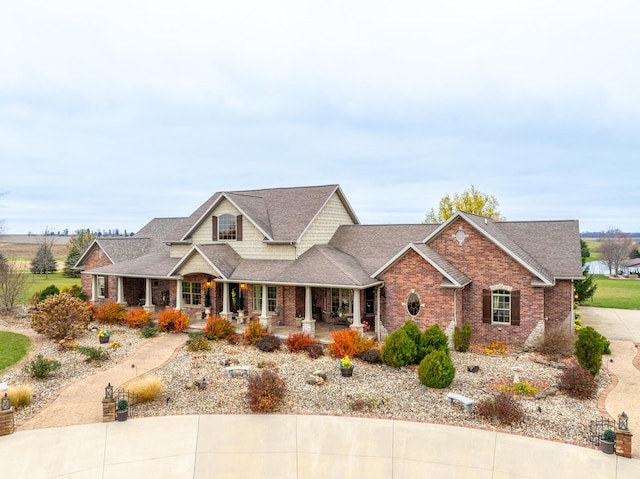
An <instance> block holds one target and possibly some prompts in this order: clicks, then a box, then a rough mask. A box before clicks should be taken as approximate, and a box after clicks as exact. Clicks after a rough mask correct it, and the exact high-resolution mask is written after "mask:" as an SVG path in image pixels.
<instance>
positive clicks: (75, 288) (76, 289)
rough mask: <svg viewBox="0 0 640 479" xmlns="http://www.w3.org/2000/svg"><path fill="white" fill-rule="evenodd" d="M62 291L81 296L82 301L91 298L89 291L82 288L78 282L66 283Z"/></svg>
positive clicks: (76, 296)
mask: <svg viewBox="0 0 640 479" xmlns="http://www.w3.org/2000/svg"><path fill="white" fill-rule="evenodd" d="M60 292H61V293H69V294H70V295H71V296H73V297H75V298H80V299H81V300H82V301H86V300H88V299H89V297H88V296H87V293H85V292H84V291H82V288H81V287H80V285H78V284H73V285H71V286H69V285H66V286H63V287H62V288H61V289H60Z"/></svg>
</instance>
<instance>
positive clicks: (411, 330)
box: [402, 319, 422, 361]
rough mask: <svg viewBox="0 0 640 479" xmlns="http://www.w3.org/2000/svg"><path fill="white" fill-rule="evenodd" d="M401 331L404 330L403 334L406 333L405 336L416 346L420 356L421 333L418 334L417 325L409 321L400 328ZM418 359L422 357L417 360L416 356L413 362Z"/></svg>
mask: <svg viewBox="0 0 640 479" xmlns="http://www.w3.org/2000/svg"><path fill="white" fill-rule="evenodd" d="M402 329H404V332H405V333H407V336H409V339H410V340H411V341H413V343H414V344H415V345H416V351H417V352H418V354H420V343H421V341H422V333H421V332H420V328H419V327H418V325H417V324H416V323H415V321H413V320H411V319H409V320H407V321H405V323H404V325H403V326H402ZM420 359H422V357H420V358H418V355H416V359H415V361H419V360H420Z"/></svg>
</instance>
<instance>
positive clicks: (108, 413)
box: [102, 399, 116, 422]
mask: <svg viewBox="0 0 640 479" xmlns="http://www.w3.org/2000/svg"><path fill="white" fill-rule="evenodd" d="M115 420H116V400H115V399H103V400H102V422H111V421H115Z"/></svg>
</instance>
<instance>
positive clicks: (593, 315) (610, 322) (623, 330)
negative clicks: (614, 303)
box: [578, 306, 640, 344]
mask: <svg viewBox="0 0 640 479" xmlns="http://www.w3.org/2000/svg"><path fill="white" fill-rule="evenodd" d="M578 311H579V313H580V317H581V319H582V325H583V326H591V327H592V328H593V329H595V330H596V331H598V332H599V333H600V334H602V335H603V336H604V337H605V338H607V339H608V340H610V341H612V340H613V341H631V342H632V343H634V344H640V310H637V309H610V308H594V307H590V306H580V307H579V308H578Z"/></svg>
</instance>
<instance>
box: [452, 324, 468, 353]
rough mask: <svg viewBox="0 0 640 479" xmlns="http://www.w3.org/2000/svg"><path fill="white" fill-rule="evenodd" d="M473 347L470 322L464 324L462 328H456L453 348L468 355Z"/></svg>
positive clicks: (454, 329)
mask: <svg viewBox="0 0 640 479" xmlns="http://www.w3.org/2000/svg"><path fill="white" fill-rule="evenodd" d="M470 346H471V326H469V321H465V322H464V323H462V328H460V327H458V326H456V327H454V328H453V347H454V348H455V350H456V351H460V352H461V353H466V352H467V351H469V347H470Z"/></svg>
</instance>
